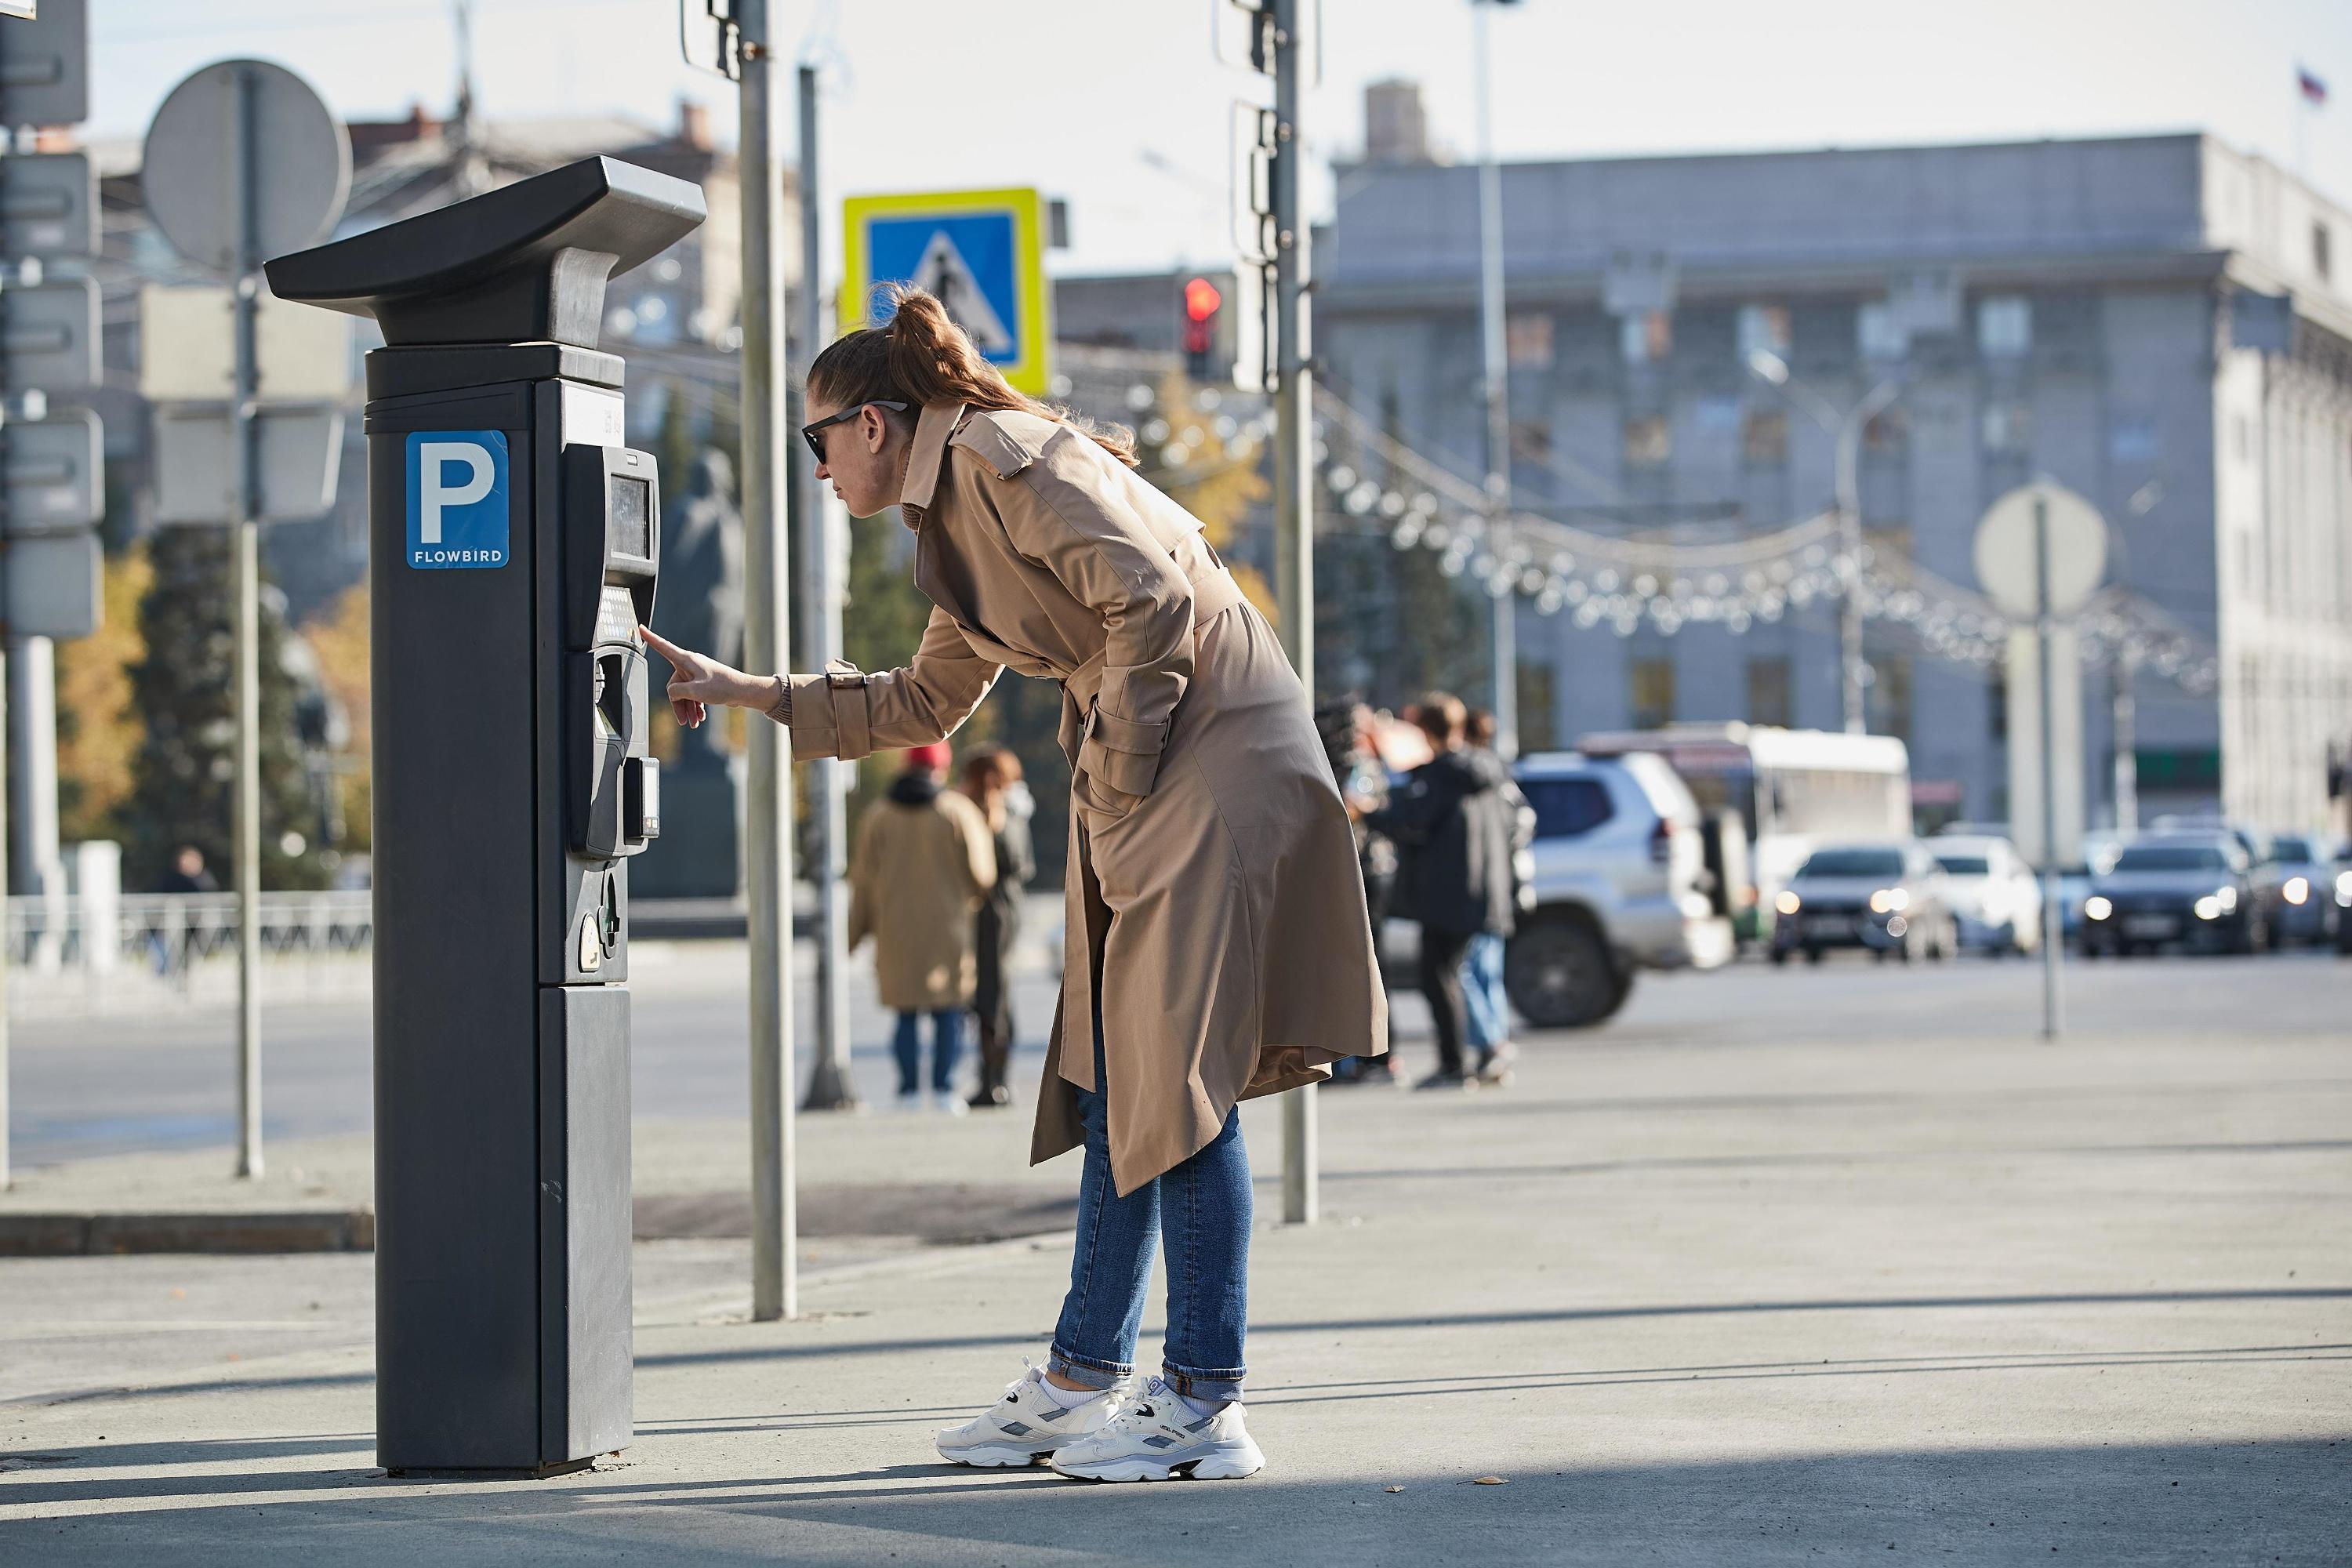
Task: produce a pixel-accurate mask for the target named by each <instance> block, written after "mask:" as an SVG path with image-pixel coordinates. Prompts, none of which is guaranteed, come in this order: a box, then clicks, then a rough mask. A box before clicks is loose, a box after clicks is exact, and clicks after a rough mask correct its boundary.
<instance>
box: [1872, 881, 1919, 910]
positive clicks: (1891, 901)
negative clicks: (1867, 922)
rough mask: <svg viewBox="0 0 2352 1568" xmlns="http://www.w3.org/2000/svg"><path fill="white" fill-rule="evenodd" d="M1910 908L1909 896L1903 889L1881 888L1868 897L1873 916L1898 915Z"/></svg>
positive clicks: (1907, 890)
mask: <svg viewBox="0 0 2352 1568" xmlns="http://www.w3.org/2000/svg"><path fill="white" fill-rule="evenodd" d="M1910 907H1911V894H1910V891H1909V889H1905V888H1881V889H1878V891H1876V892H1874V893H1873V894H1871V895H1870V912H1871V913H1872V914H1874V915H1891V914H1899V913H1901V912H1902V911H1903V910H1907V909H1909V908H1910Z"/></svg>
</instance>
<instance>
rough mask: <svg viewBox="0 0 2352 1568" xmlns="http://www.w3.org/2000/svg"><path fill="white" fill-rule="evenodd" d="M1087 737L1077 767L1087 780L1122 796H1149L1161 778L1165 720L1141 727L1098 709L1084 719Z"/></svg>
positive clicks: (1135, 722) (1165, 745)
mask: <svg viewBox="0 0 2352 1568" xmlns="http://www.w3.org/2000/svg"><path fill="white" fill-rule="evenodd" d="M1086 735H1087V738H1086V741H1085V743H1084V744H1082V745H1081V746H1080V747H1079V748H1078V765H1079V766H1080V767H1082V768H1084V769H1085V770H1086V771H1087V776H1088V777H1090V778H1093V779H1096V780H1097V781H1099V782H1100V783H1101V784H1104V785H1105V786H1106V787H1107V788H1110V789H1115V790H1117V791H1118V793H1119V794H1121V795H1150V793H1151V786H1152V784H1153V783H1154V782H1156V781H1157V780H1158V778H1159V777H1160V752H1162V751H1164V750H1165V749H1166V748H1167V745H1168V721H1167V720H1165V719H1162V720H1160V721H1158V722H1157V723H1148V724H1147V723H1140V722H1138V721H1135V720H1133V719H1122V718H1120V717H1119V716H1118V714H1116V713H1108V712H1105V711H1104V710H1102V709H1101V708H1100V707H1097V708H1096V709H1095V710H1094V712H1093V713H1092V714H1091V715H1089V716H1088V717H1087V731H1086Z"/></svg>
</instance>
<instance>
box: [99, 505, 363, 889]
mask: <svg viewBox="0 0 2352 1568" xmlns="http://www.w3.org/2000/svg"><path fill="white" fill-rule="evenodd" d="M149 558H150V560H151V562H152V568H153V580H152V583H151V584H149V586H148V589H147V592H146V595H145V596H144V597H143V598H142V600H141V601H140V605H139V629H140V637H141V642H142V645H143V648H142V657H141V658H140V660H139V662H137V663H136V664H134V665H132V666H131V705H132V707H133V708H134V709H135V710H136V711H137V712H138V713H139V715H140V716H141V718H142V719H143V720H144V721H145V734H144V736H143V738H142V742H141V744H140V747H139V752H138V755H137V758H136V759H135V761H134V762H133V763H132V784H131V798H130V800H129V801H128V802H127V803H126V804H125V805H124V806H123V808H122V811H121V818H122V821H123V824H124V826H125V829H126V832H125V835H124V838H125V842H124V844H123V860H124V865H123V879H124V883H125V885H126V886H128V887H131V888H153V887H156V886H158V885H159V884H160V880H161V879H162V877H163V873H164V871H165V870H166V869H168V868H170V866H171V864H172V860H173V857H174V856H175V855H176V854H177V852H178V850H179V848H180V847H181V846H182V845H187V844H193V845H194V846H195V847H196V848H198V849H199V850H201V851H202V852H203V854H204V857H205V865H206V866H207V867H208V868H211V870H212V872H213V875H214V876H215V878H217V879H219V881H220V882H221V885H222V886H223V887H224V888H226V887H227V886H229V884H230V881H231V877H232V873H233V868H232V865H231V860H230V853H229V847H230V833H231V826H230V813H231V809H232V802H233V796H234V791H235V771H236V695H235V691H234V680H235V675H236V631H235V626H234V624H233V617H234V615H235V603H236V600H235V595H234V592H233V590H232V587H231V582H230V578H231V569H230V552H229V546H228V536H227V533H226V531H224V530H221V529H214V528H167V529H164V530H163V531H160V532H159V533H157V534H156V535H155V538H154V541H153V542H152V545H151V546H150V549H149ZM288 635H289V634H288V632H287V629H286V626H285V622H284V620H283V619H282V618H281V616H279V615H278V613H277V611H276V609H275V607H274V606H273V605H272V603H271V595H266V594H265V595H264V596H263V605H262V615H261V646H260V663H261V845H260V851H261V885H262V886H263V887H264V888H297V889H299V888H321V887H324V886H326V885H327V881H328V873H327V869H326V867H325V866H324V865H323V864H322V863H321V861H320V852H321V850H322V849H326V848H331V846H327V845H321V844H320V842H319V841H318V840H319V838H320V813H319V810H318V808H317V806H316V805H315V804H314V803H313V801H312V799H311V795H310V782H309V779H308V777H307V775H306V773H305V771H304V767H303V758H302V752H301V742H300V741H299V738H298V735H297V725H296V714H295V696H296V693H295V687H294V682H293V680H292V679H290V678H289V676H288V675H287V674H286V671H285V668H284V662H283V648H284V646H285V640H286V637H288ZM289 833H294V834H299V835H300V836H301V838H302V841H303V842H302V847H301V849H300V851H299V853H297V854H292V855H289V854H288V853H286V851H285V848H284V847H283V845H282V843H281V840H282V839H283V838H284V837H285V836H286V835H287V834H289Z"/></svg>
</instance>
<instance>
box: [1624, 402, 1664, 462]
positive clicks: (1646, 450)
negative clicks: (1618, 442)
mask: <svg viewBox="0 0 2352 1568" xmlns="http://www.w3.org/2000/svg"><path fill="white" fill-rule="evenodd" d="M1674 455H1675V439H1674V434H1673V432H1672V431H1671V430H1670V429H1669V428H1668V427H1667V425H1666V416H1664V415H1663V414H1636V415H1634V416H1633V417H1632V418H1630V419H1628V420H1626V421H1625V465H1626V467H1628V468H1664V466H1665V465H1666V462H1667V460H1668V459H1669V458H1672V457H1673V456H1674Z"/></svg>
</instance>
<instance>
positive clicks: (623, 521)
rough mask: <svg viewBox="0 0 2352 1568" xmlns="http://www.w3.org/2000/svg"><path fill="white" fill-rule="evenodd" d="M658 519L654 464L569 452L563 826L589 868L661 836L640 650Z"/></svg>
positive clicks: (614, 453) (584, 449)
mask: <svg viewBox="0 0 2352 1568" xmlns="http://www.w3.org/2000/svg"><path fill="white" fill-rule="evenodd" d="M660 520H661V495H660V486H659V480H658V477H657V475H656V467H655V463H654V459H653V457H652V455H651V454H650V453H646V452H637V451H632V450H630V449H629V448H628V447H588V446H574V447H566V448H565V449H564V453H563V552H564V563H563V577H564V583H563V599H564V604H563V621H564V658H565V662H566V668H567V670H568V673H569V679H568V680H567V682H566V685H567V687H568V690H567V693H566V697H565V714H566V724H565V730H564V741H563V751H564V756H563V766H564V820H565V828H566V833H567V836H568V837H569V838H570V841H571V847H572V853H574V854H576V855H582V856H585V857H587V858H591V859H596V860H618V859H622V858H625V857H627V856H631V855H636V854H640V853H642V852H643V851H644V850H645V848H646V846H647V845H648V844H650V843H652V842H653V840H654V839H655V838H656V837H659V836H660V833H661V807H660V801H661V764H660V763H658V762H656V760H655V759H654V758H653V757H652V756H651V755H649V754H648V751H647V746H648V742H649V739H650V735H651V731H650V729H649V727H648V726H649V721H650V716H651V710H650V706H649V700H650V695H651V693H650V679H651V677H650V673H649V671H648V670H647V668H646V655H645V649H644V648H643V647H640V646H639V644H638V642H637V640H636V632H637V627H638V626H641V625H643V624H644V623H645V621H646V619H647V618H648V617H649V616H652V614H653V607H654V584H655V565H654V563H656V561H658V560H659V559H660V558H661V521H660Z"/></svg>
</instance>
